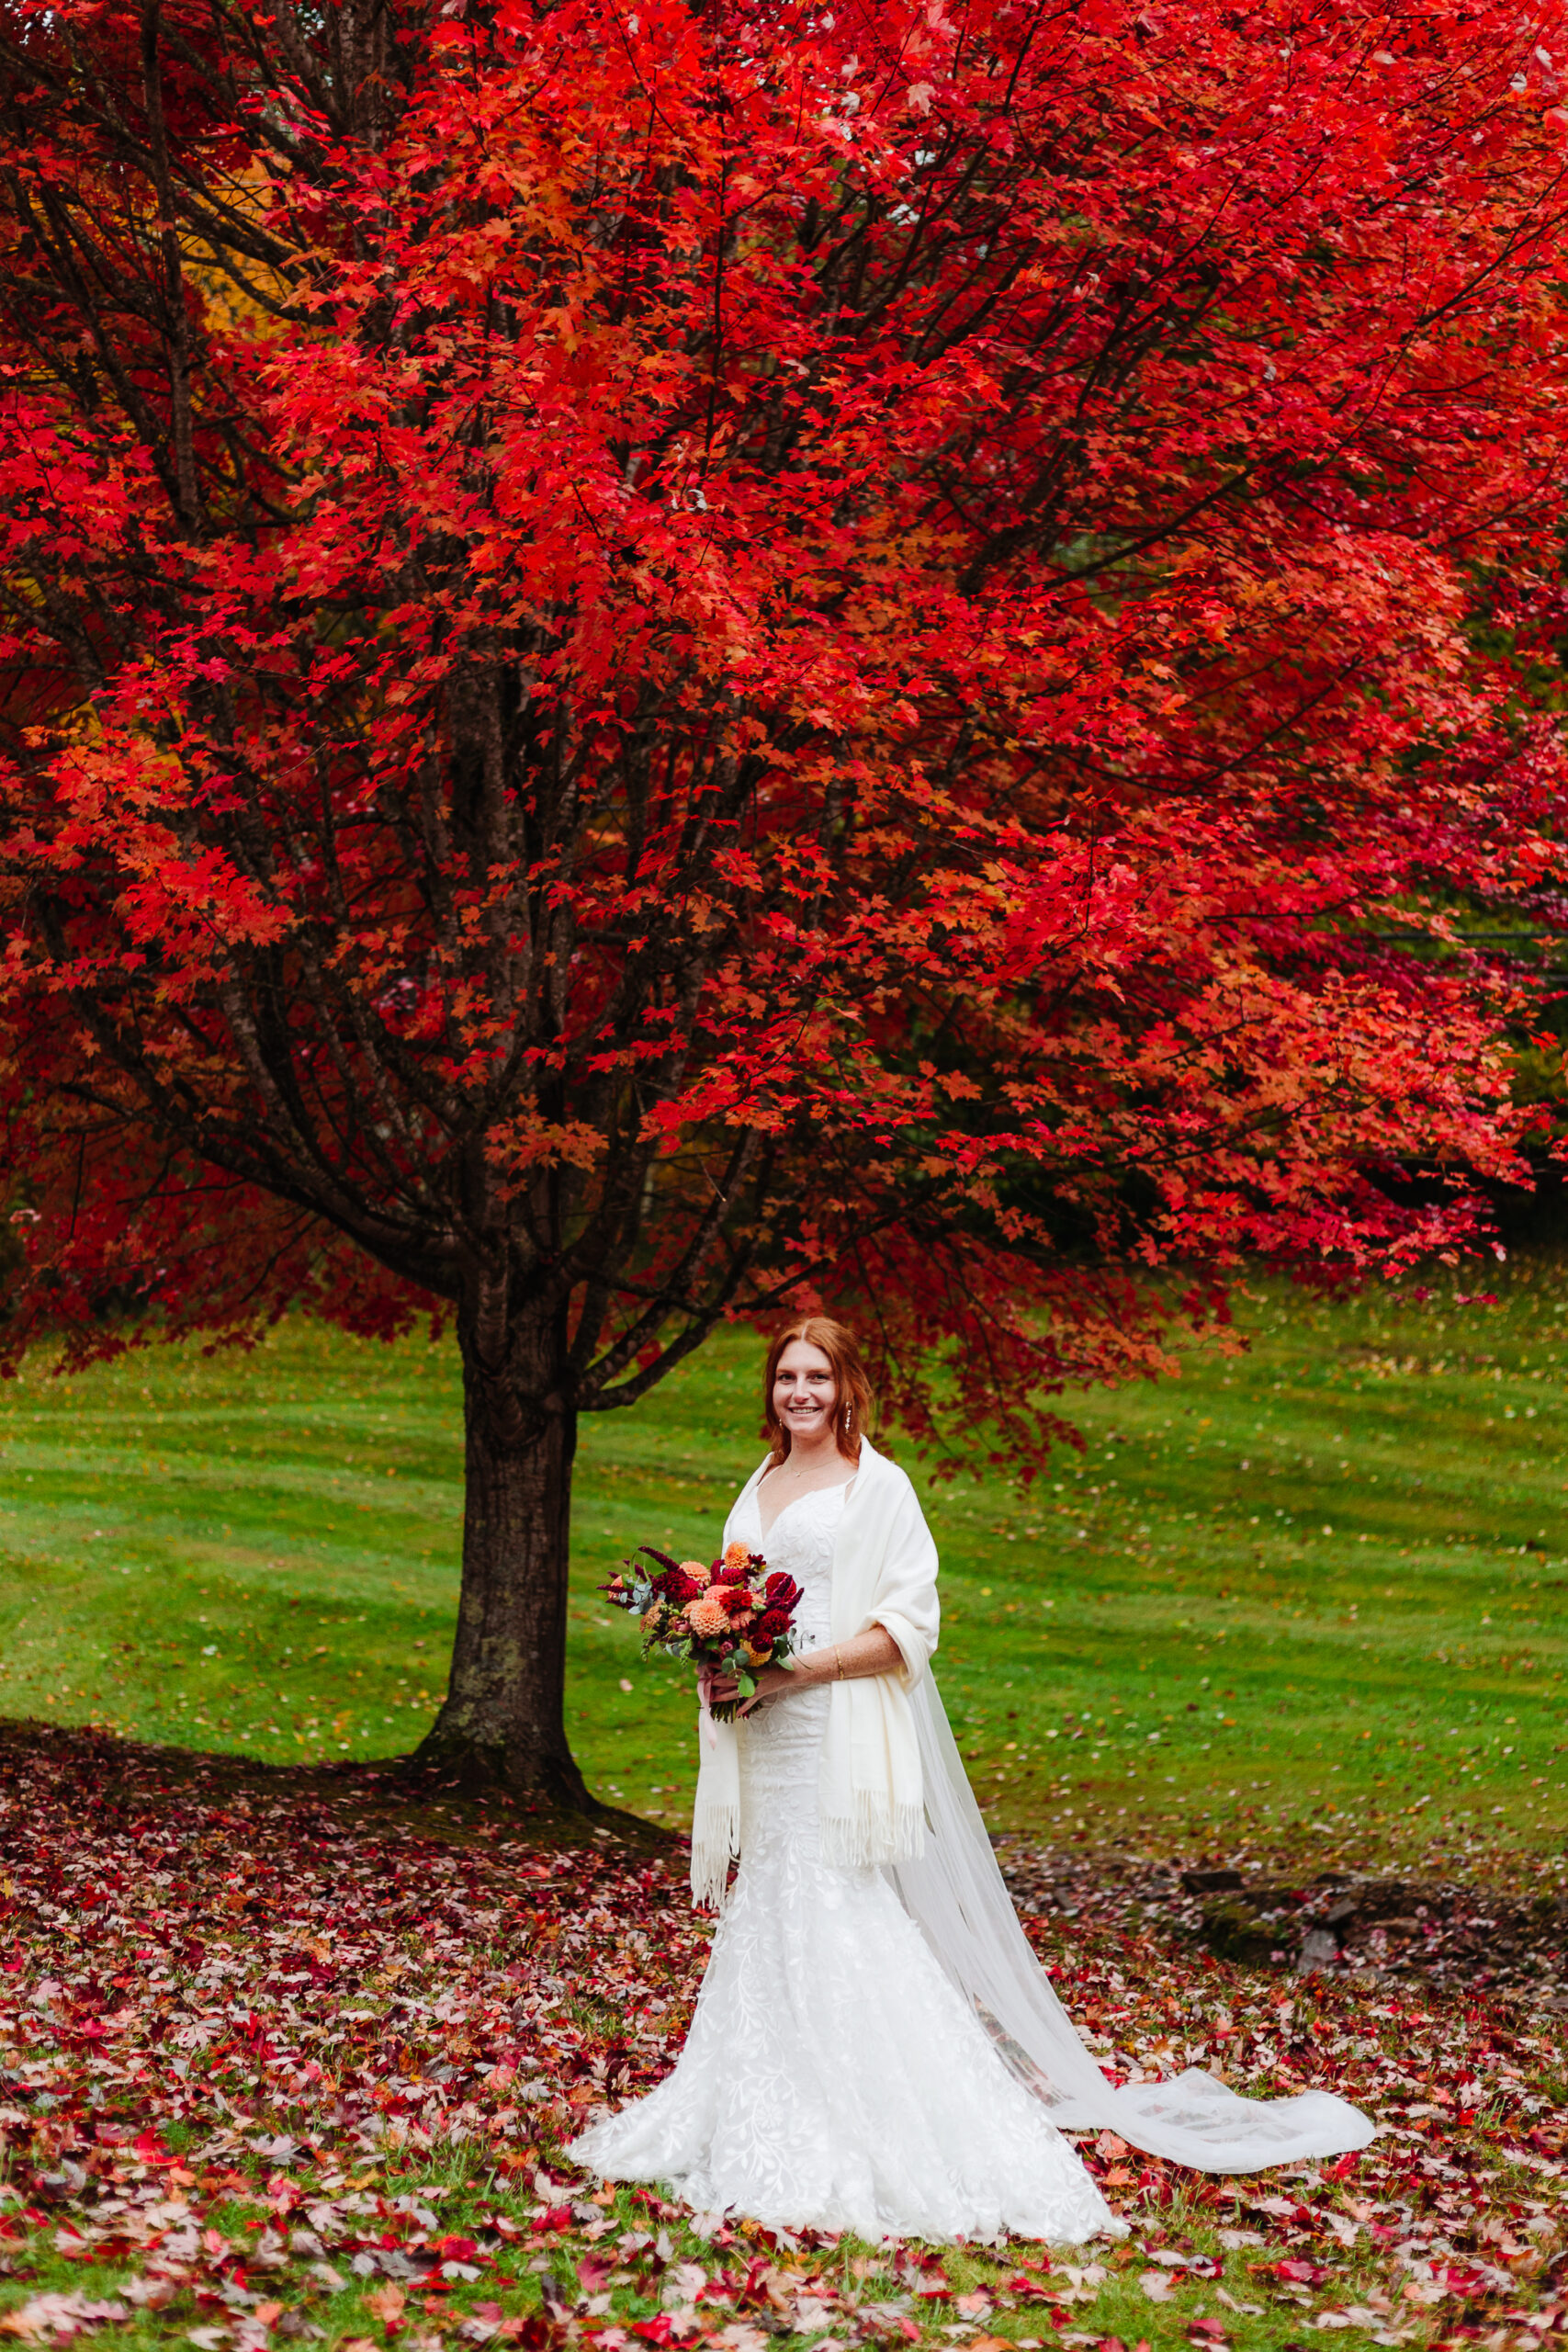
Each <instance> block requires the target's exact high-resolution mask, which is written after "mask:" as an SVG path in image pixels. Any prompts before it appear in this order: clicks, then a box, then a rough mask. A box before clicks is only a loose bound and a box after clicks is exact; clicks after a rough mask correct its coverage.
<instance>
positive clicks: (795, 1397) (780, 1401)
mask: <svg viewBox="0 0 1568 2352" xmlns="http://www.w3.org/2000/svg"><path fill="white" fill-rule="evenodd" d="M838 1401H839V1398H838V1391H837V1388H836V1387H835V1385H834V1381H833V1367H832V1365H831V1363H829V1360H828V1358H827V1357H826V1356H825V1355H824V1354H823V1352H822V1351H821V1349H820V1348H814V1347H813V1346H812V1345H811V1343H810V1341H809V1340H791V1341H790V1343H789V1345H788V1347H787V1348H786V1349H785V1350H784V1353H783V1355H782V1356H781V1357H780V1358H779V1367H778V1370H777V1371H776V1372H775V1373H774V1374H773V1411H774V1413H775V1414H776V1416H777V1418H778V1421H779V1425H780V1427H781V1428H782V1429H786V1430H788V1431H789V1433H790V1441H791V1442H792V1443H793V1442H795V1439H796V1438H802V1439H805V1440H806V1441H807V1442H810V1441H811V1440H812V1439H813V1438H821V1437H825V1436H826V1435H827V1433H828V1431H829V1430H830V1429H831V1428H832V1426H833V1408H834V1407H835V1405H836V1404H837V1403H838Z"/></svg>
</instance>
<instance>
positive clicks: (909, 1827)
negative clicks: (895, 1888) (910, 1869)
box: [818, 1789, 926, 1871]
mask: <svg viewBox="0 0 1568 2352" xmlns="http://www.w3.org/2000/svg"><path fill="white" fill-rule="evenodd" d="M818 1848H819V1850H820V1853H821V1857H822V1860H824V1861H825V1862H826V1863H828V1864H829V1868H831V1869H833V1870H840V1871H844V1870H864V1869H867V1868H874V1867H876V1866H878V1865H880V1864H883V1863H888V1862H913V1861H919V1858H920V1856H921V1855H922V1854H923V1853H924V1852H925V1849H926V1811H925V1806H924V1804H895V1803H893V1802H892V1801H891V1800H890V1799H889V1798H887V1797H886V1796H885V1795H882V1794H879V1793H876V1792H873V1791H872V1790H869V1789H857V1790H856V1791H855V1792H854V1801H853V1805H852V1810H851V1811H850V1812H848V1813H837V1812H835V1813H827V1812H825V1813H823V1815H821V1820H820V1826H819V1828H818Z"/></svg>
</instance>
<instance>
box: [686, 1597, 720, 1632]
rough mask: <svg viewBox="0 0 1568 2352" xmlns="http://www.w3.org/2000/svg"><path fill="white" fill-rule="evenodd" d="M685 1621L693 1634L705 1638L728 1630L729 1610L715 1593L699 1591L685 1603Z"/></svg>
mask: <svg viewBox="0 0 1568 2352" xmlns="http://www.w3.org/2000/svg"><path fill="white" fill-rule="evenodd" d="M686 1623H687V1624H688V1625H690V1627H691V1629H692V1631H693V1633H694V1634H701V1635H702V1636H703V1638H704V1639H705V1640H706V1639H708V1638H709V1637H710V1636H711V1635H713V1634H728V1631H729V1611H728V1609H727V1608H726V1607H725V1605H724V1603H723V1601H722V1600H720V1599H719V1598H718V1595H717V1594H716V1593H713V1592H699V1593H698V1595H697V1597H696V1599H695V1600H688V1601H687V1603H686Z"/></svg>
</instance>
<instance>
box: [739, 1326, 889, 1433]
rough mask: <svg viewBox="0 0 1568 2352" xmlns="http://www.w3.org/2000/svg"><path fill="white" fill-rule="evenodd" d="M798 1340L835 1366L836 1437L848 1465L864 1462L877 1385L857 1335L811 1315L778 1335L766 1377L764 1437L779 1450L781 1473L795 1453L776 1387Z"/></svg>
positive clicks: (834, 1424)
mask: <svg viewBox="0 0 1568 2352" xmlns="http://www.w3.org/2000/svg"><path fill="white" fill-rule="evenodd" d="M795 1340H805V1342H806V1344H807V1347H810V1348H819V1349H820V1350H821V1351H822V1353H823V1354H824V1355H825V1356H826V1357H827V1359H828V1362H829V1363H830V1364H831V1365H832V1367H833V1435H834V1438H835V1439H836V1441H837V1442H838V1448H839V1452H840V1453H841V1454H842V1455H843V1457H844V1459H845V1461H846V1462H858V1461H859V1460H860V1442H861V1433H862V1431H863V1430H864V1428H865V1425H866V1423H867V1421H869V1420H870V1419H871V1383H870V1382H869V1381H868V1380H867V1378H866V1376H865V1366H864V1364H863V1363H862V1361H861V1352H860V1350H859V1348H858V1347H857V1346H856V1345H855V1335H854V1333H853V1332H852V1331H851V1330H849V1329H847V1328H846V1326H845V1325H844V1324H842V1323H835V1322H834V1320H833V1318H832V1317H831V1316H830V1315H806V1316H803V1317H801V1319H800V1321H799V1322H798V1323H791V1324H790V1325H789V1326H788V1327H787V1328H786V1329H784V1330H783V1331H779V1332H776V1333H775V1334H774V1336H773V1344H772V1345H771V1347H770V1348H769V1350H768V1362H767V1368H766V1370H765V1371H764V1372H763V1374H762V1425H763V1426H762V1434H763V1436H764V1437H766V1438H767V1439H768V1441H769V1442H770V1443H771V1445H772V1446H773V1466H774V1467H775V1468H776V1467H777V1466H778V1464H780V1463H781V1462H783V1461H784V1457H785V1455H786V1454H787V1453H788V1452H789V1431H788V1430H786V1429H785V1428H784V1426H783V1424H782V1423H781V1421H780V1420H779V1418H778V1415H777V1414H776V1413H775V1412H774V1410H773V1382H774V1381H775V1380H776V1379H777V1377H778V1370H779V1365H780V1363H781V1362H782V1361H783V1357H784V1350H785V1349H786V1348H787V1347H789V1346H791V1345H792V1344H793V1342H794V1341H795ZM846 1408H847V1410H848V1419H846V1418H845V1414H846Z"/></svg>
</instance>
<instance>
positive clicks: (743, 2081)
mask: <svg viewBox="0 0 1568 2352" xmlns="http://www.w3.org/2000/svg"><path fill="white" fill-rule="evenodd" d="M844 1495H845V1489H844V1488H843V1487H834V1488H830V1489H829V1490H828V1491H827V1492H825V1493H818V1494H809V1495H803V1496H802V1497H801V1498H800V1499H799V1500H798V1501H797V1502H794V1503H791V1504H788V1505H787V1506H786V1507H785V1509H784V1510H782V1511H781V1512H780V1513H779V1515H778V1517H777V1519H776V1520H775V1521H773V1526H772V1527H771V1528H770V1529H769V1531H768V1535H767V1541H766V1544H765V1545H764V1544H763V1541H762V1531H761V1518H760V1512H759V1508H758V1504H757V1499H756V1496H755V1495H754V1494H753V1495H751V1496H750V1498H747V1500H746V1502H745V1503H744V1504H743V1506H742V1509H743V1510H744V1512H745V1513H746V1517H744V1518H743V1519H741V1521H739V1526H738V1529H737V1532H739V1535H740V1536H741V1538H742V1539H743V1540H744V1541H747V1542H749V1543H750V1544H752V1545H753V1546H754V1548H755V1549H756V1550H758V1551H762V1550H764V1549H765V1550H766V1553H767V1557H768V1564H769V1566H770V1567H773V1568H779V1569H784V1570H785V1571H787V1573H788V1574H789V1575H791V1576H793V1577H795V1580H796V1582H797V1583H798V1584H799V1585H800V1586H801V1587H802V1588H803V1590H804V1598H803V1599H802V1600H801V1602H800V1605H799V1608H798V1610H797V1611H796V1615H795V1628H796V1645H797V1646H798V1647H799V1648H801V1649H810V1648H813V1647H814V1646H815V1645H817V1644H818V1642H820V1641H823V1640H825V1639H826V1638H827V1634H828V1626H829V1597H830V1593H831V1588H832V1576H833V1545H834V1538H835V1534H836V1532H837V1528H838V1522H839V1518H840V1512H841V1511H842V1510H843V1507H844ZM830 1695H831V1694H830V1691H829V1688H828V1686H826V1685H820V1686H818V1688H817V1689H815V1690H811V1691H801V1692H800V1693H798V1694H795V1693H793V1692H785V1693H784V1694H783V1695H782V1696H780V1697H778V1698H776V1699H773V1700H770V1701H767V1702H764V1703H763V1704H762V1705H761V1706H760V1707H758V1708H757V1709H755V1710H754V1712H753V1713H751V1714H750V1715H748V1716H746V1717H745V1718H743V1720H742V1722H741V1724H740V1727H739V1728H740V1846H741V1860H740V1864H739V1873H738V1875H737V1878H736V1883H735V1886H734V1890H733V1893H732V1894H731V1896H730V1899H729V1902H728V1906H727V1908H726V1910H725V1912H724V1915H723V1917H721V1919H720V1920H719V1923H718V1926H717V1928H716V1931H715V1935H714V1940H713V1952H712V1956H711V1958H710V1959H709V1962H708V1966H707V1973H706V1974H705V1977H704V1979H703V1985H702V1991H701V1993H700V1995H699V1996H698V2000H697V2007H696V2013H695V2015H694V2018H693V2019H692V2026H691V2031H690V2033H689V2034H688V2035H687V2038H686V2043H685V2047H684V2049H683V2050H682V2052H681V2055H680V2058H679V2060H678V2061H677V2063H676V2066H675V2070H674V2072H673V2073H672V2074H671V2075H668V2076H667V2077H666V2079H665V2080H664V2081H663V2082H662V2083H660V2085H659V2086H658V2088H657V2089H655V2090H653V2091H651V2092H650V2093H649V2096H648V2097H647V2098H641V2099H637V2100H634V2101H633V2102H632V2103H631V2104H630V2105H629V2106H626V2107H624V2108H622V2109H621V2110H620V2111H619V2113H618V2114H615V2115H612V2116H609V2117H607V2118H605V2119H604V2120H602V2121H600V2122H598V2123H595V2124H592V2126H590V2128H589V2129H588V2130H587V2131H584V2132H583V2133H582V2134H581V2137H580V2138H579V2139H577V2140H576V2141H574V2142H573V2143H572V2145H571V2147H570V2150H569V2151H568V2153H569V2154H570V2155H571V2156H572V2157H574V2158H575V2160H576V2161H577V2162H578V2163H579V2164H581V2165H585V2166H588V2167H590V2168H592V2170H593V2171H595V2172H597V2173H599V2174H600V2175H601V2176H602V2177H605V2178H608V2179H612V2180H649V2181H660V2182H662V2183H663V2184H664V2185H665V2186H666V2187H667V2188H669V2189H670V2190H671V2192H672V2193H673V2194H674V2195H675V2196H677V2197H679V2198H680V2199H682V2200H683V2201H684V2202H685V2203H687V2204H689V2205H692V2206H694V2207H696V2208H697V2209H698V2210H699V2211H706V2212H722V2211H729V2210H735V2211H739V2212H741V2213H744V2214H747V2215H750V2217H751V2218H752V2219H753V2220H755V2221H759V2222H764V2223H766V2224H768V2225H769V2226H771V2227H774V2228H785V2229H802V2228H814V2229H820V2230H852V2231H854V2232H855V2233H857V2234H858V2235H859V2236H861V2237H863V2238H869V2239H872V2240H879V2239H883V2238H886V2237H889V2236H897V2237H912V2238H924V2239H936V2240H951V2239H957V2238H978V2239H987V2240H989V2239H995V2238H996V2237H998V2235H999V2234H1001V2233H1006V2232H1010V2233H1013V2234H1014V2235H1016V2236H1019V2237H1026V2238H1047V2239H1052V2240H1055V2241H1056V2242H1059V2243H1065V2244H1070V2245H1077V2244H1081V2243H1082V2242H1083V2241H1084V2240H1085V2239H1088V2238H1093V2237H1096V2236H1101V2235H1114V2236H1121V2235H1124V2234H1125V2225H1124V2224H1123V2223H1122V2222H1118V2221H1116V2220H1115V2218H1114V2217H1113V2215H1112V2214H1111V2210H1110V2208H1109V2206H1108V2205H1107V2204H1106V2202H1105V2199H1103V2198H1102V2197H1101V2195H1100V2191H1099V2189H1098V2188H1096V2186H1095V2184H1094V2181H1093V2180H1092V2179H1091V2178H1090V2177H1089V2173H1088V2172H1087V2171H1086V2170H1085V2169H1084V2167H1083V2165H1081V2164H1080V2163H1079V2161H1078V2159H1077V2155H1076V2154H1074V2152H1073V2149H1072V2147H1071V2146H1070V2144H1069V2143H1068V2142H1067V2141H1066V2139H1064V2138H1063V2136H1062V2134H1061V2132H1060V2131H1057V2129H1056V2128H1055V2124H1053V2123H1052V2121H1051V2120H1050V2118H1049V2116H1048V2115H1047V2113H1046V2110H1045V2108H1044V2107H1043V2105H1042V2103H1041V2101H1040V2099H1039V2098H1037V2097H1036V2096H1035V2095H1034V2093H1033V2092H1032V2091H1031V2090H1029V2089H1028V2088H1026V2087H1025V2086H1024V2083H1023V2082H1022V2081H1021V2080H1020V2079H1019V2077H1018V2075H1015V2074H1014V2073H1013V2072H1012V2071H1011V2070H1010V2067H1009V2066H1008V2065H1007V2064H1005V2063H1004V2061H1003V2059H1002V2057H1001V2055H1000V2054H999V2052H998V2047H997V2044H996V2042H995V2041H993V2040H992V2038H991V2035H990V2034H989V2033H988V2032H987V2029H986V2027H985V2026H984V2025H983V2024H982V2023H981V2021H980V2018H978V2016H977V2015H976V2010H975V2008H974V2007H973V2006H972V2004H971V2003H970V2002H969V2001H968V2000H966V1999H965V1998H964V1995H963V1994H962V1993H961V1992H960V1991H959V1990H958V1988H957V1986H956V1985H954V1984H953V1982H952V1981H951V1979H950V1977H949V1976H948V1974H947V1973H945V1972H944V1970H943V1969H942V1965H941V1963H940V1962H939V1961H938V1960H937V1958H936V1957H935V1955H934V1953H933V1952H932V1951H931V1947H930V1945H929V1944H928V1943H927V1941H926V1939H925V1937H924V1935H923V1934H922V1932H921V1930H920V1928H919V1926H917V1924H916V1922H915V1920H914V1918H913V1917H911V1916H910V1914H909V1912H908V1910H907V1909H906V1907H905V1905H904V1903H903V1902H902V1900H901V1899H900V1896H899V1893H898V1890H897V1885H896V1883H895V1880H894V1877H893V1874H892V1873H891V1871H886V1870H878V1869H857V1870H840V1869H833V1868H829V1867H828V1866H827V1865H825V1864H824V1863H823V1862H822V1861H821V1860H819V1859H818V1846H817V1817H818V1763H819V1756H820V1749H821V1745H822V1738H823V1734H824V1731H825V1729H826V1726H827V1717H828V1707H829V1698H830Z"/></svg>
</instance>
